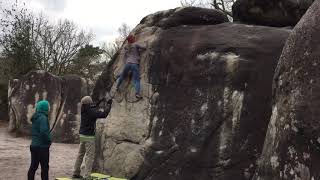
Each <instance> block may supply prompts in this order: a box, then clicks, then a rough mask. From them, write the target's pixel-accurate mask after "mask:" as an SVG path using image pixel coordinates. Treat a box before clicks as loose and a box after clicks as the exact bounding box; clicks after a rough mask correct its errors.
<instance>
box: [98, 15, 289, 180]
mask: <svg viewBox="0 0 320 180" xmlns="http://www.w3.org/2000/svg"><path fill="white" fill-rule="evenodd" d="M180 11H181V9H176V10H174V13H178V12H180ZM212 11H214V10H212ZM159 14H166V13H157V14H155V15H150V16H148V17H146V18H145V20H146V19H148V21H142V22H141V24H139V25H138V26H137V27H136V28H135V29H134V30H133V32H132V33H134V34H135V35H136V36H137V39H138V43H140V44H142V45H145V44H146V45H147V51H146V52H145V53H143V55H142V59H141V64H140V74H141V86H142V95H143V100H141V101H138V102H135V101H134V96H133V95H134V89H133V86H132V84H131V83H130V82H128V81H127V82H124V83H123V84H124V87H123V89H122V93H116V92H115V83H116V82H115V78H116V77H117V75H119V74H120V72H121V70H122V68H123V65H124V64H123V61H124V59H123V52H124V51H123V48H122V49H121V50H120V52H119V53H118V54H117V55H116V56H115V57H114V59H113V61H112V62H111V63H110V64H109V66H108V67H107V68H106V69H105V71H104V72H103V74H102V76H101V77H100V79H99V80H98V82H97V84H96V87H95V89H94V94H93V96H94V97H95V99H99V98H101V97H104V96H105V95H106V92H107V91H109V90H110V94H109V95H110V96H111V97H113V98H114V103H113V105H112V109H111V112H110V114H109V116H108V118H107V119H105V120H101V121H100V122H99V123H98V124H97V156H96V163H95V164H96V167H95V169H96V170H97V171H100V172H105V173H109V174H112V175H115V176H119V177H128V178H130V179H133V180H144V179H145V180H163V179H167V180H191V179H201V180H209V179H210V180H211V179H217V180H231V179H237V180H241V179H250V178H251V177H252V176H253V173H254V171H255V167H256V160H257V158H258V157H259V155H260V153H261V151H262V147H263V142H264V138H265V133H266V131H267V127H268V122H269V119H270V115H271V94H272V88H271V87H272V77H273V73H274V69H275V67H276V64H277V62H278V59H279V56H280V53H281V50H282V47H283V45H284V42H285V40H286V38H287V36H288V34H289V32H290V31H289V30H285V29H278V28H272V27H262V26H249V25H241V24H233V23H222V24H212V25H208V24H205V25H200V24H197V25H193V24H191V25H189V24H184V25H182V26H173V27H167V28H162V27H158V26H150V25H149V24H145V22H153V21H163V20H162V19H163V18H164V19H165V17H166V16H165V17H161V16H160V17H159ZM203 16H204V15H203ZM217 18H219V17H217ZM153 24H157V23H153ZM173 24H175V23H173ZM125 45H126V44H125ZM125 45H124V46H125Z"/></svg>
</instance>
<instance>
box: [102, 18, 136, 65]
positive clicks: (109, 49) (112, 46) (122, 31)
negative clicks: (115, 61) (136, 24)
mask: <svg viewBox="0 0 320 180" xmlns="http://www.w3.org/2000/svg"><path fill="white" fill-rule="evenodd" d="M130 32H131V27H130V26H129V25H127V24H126V23H123V24H122V25H121V26H120V27H119V28H118V34H119V37H117V38H116V39H115V40H114V41H113V42H111V43H110V42H109V43H103V44H102V49H104V55H105V56H106V58H107V61H109V60H111V59H112V57H113V56H114V54H115V53H116V52H118V51H119V49H120V48H121V46H122V44H123V42H124V41H125V40H126V38H127V37H128V35H129V34H130Z"/></svg>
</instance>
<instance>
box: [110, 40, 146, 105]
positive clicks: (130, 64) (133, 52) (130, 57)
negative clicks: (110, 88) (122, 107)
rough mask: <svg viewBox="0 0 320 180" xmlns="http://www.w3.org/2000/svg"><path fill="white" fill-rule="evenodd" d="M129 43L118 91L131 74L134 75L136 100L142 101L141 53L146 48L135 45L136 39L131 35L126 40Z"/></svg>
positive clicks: (126, 48)
mask: <svg viewBox="0 0 320 180" xmlns="http://www.w3.org/2000/svg"><path fill="white" fill-rule="evenodd" d="M126 40H127V41H128V46H127V47H125V55H124V58H125V66H124V69H123V71H122V73H121V74H120V77H119V80H118V83H117V87H116V88H117V91H119V87H120V85H121V83H122V81H123V80H124V79H125V78H126V77H127V76H128V74H129V72H131V73H132V77H133V82H134V87H135V91H136V94H135V96H136V98H137V99H141V98H142V96H141V95H140V69H139V64H140V58H141V53H142V52H143V51H145V50H146V47H143V46H141V45H139V44H137V43H135V41H136V40H135V37H134V36H133V35H129V36H128V37H127V39H126Z"/></svg>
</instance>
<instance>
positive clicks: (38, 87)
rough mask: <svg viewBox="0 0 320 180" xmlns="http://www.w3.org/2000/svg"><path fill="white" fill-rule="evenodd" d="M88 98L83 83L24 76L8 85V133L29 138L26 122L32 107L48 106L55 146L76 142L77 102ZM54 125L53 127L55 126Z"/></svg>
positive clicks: (39, 74) (48, 76)
mask: <svg viewBox="0 0 320 180" xmlns="http://www.w3.org/2000/svg"><path fill="white" fill-rule="evenodd" d="M87 94H89V92H88V89H87V86H86V82H85V81H84V80H83V79H82V78H80V77H78V76H73V75H68V76H64V77H57V76H54V75H52V74H50V73H47V72H43V71H34V72H30V73H28V74H27V75H26V76H24V77H23V78H22V79H20V80H13V81H11V82H10V85H9V91H8V95H9V111H10V113H9V116H10V122H9V131H11V132H15V133H17V134H18V135H30V132H31V131H30V128H31V122H30V119H31V117H32V114H33V113H34V111H35V104H36V102H38V101H39V100H42V99H46V100H48V101H49V102H50V114H49V121H50V126H51V127H54V128H53V140H54V141H55V142H65V143H70V142H77V141H78V129H79V122H80V114H81V111H80V100H81V97H82V96H84V95H87ZM55 122H56V123H55Z"/></svg>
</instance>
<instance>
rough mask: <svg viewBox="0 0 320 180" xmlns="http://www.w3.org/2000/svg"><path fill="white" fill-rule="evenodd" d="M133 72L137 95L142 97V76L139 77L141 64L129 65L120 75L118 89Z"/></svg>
mask: <svg viewBox="0 0 320 180" xmlns="http://www.w3.org/2000/svg"><path fill="white" fill-rule="evenodd" d="M130 71H131V72H132V78H133V83H134V87H135V89H136V94H139V95H140V75H139V72H140V70H139V64H132V63H127V64H126V65H125V67H124V69H123V71H122V73H121V74H120V77H119V80H118V83H117V88H119V87H120V85H121V83H122V81H123V80H124V79H125V78H126V77H127V76H128V73H129V72H130Z"/></svg>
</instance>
